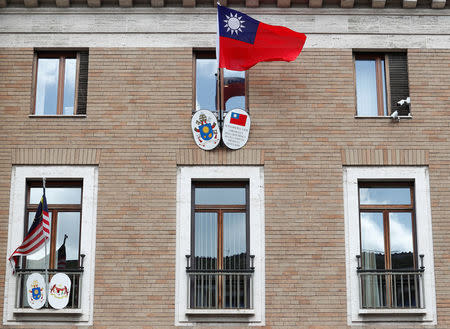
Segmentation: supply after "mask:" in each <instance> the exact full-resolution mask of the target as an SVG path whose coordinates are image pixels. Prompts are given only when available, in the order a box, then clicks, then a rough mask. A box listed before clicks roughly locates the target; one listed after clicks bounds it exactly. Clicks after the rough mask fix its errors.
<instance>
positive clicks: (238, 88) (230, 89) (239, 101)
mask: <svg viewBox="0 0 450 329" xmlns="http://www.w3.org/2000/svg"><path fill="white" fill-rule="evenodd" d="M223 75H224V78H223V84H224V86H223V98H224V103H225V112H228V111H230V110H233V109H235V108H240V109H242V110H244V111H245V71H231V70H227V69H224V70H223Z"/></svg>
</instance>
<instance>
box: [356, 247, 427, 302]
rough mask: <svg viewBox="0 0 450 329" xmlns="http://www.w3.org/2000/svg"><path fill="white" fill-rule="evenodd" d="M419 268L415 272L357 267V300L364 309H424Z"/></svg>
mask: <svg viewBox="0 0 450 329" xmlns="http://www.w3.org/2000/svg"><path fill="white" fill-rule="evenodd" d="M421 259H422V266H421V267H420V268H419V269H416V270H393V269H391V270H363V269H361V267H358V269H357V273H358V279H359V295H360V296H359V297H360V298H359V300H360V307H361V308H363V309H418V308H419V309H421V308H425V300H424V296H425V286H424V281H423V274H424V271H425V268H424V266H423V256H422V255H421Z"/></svg>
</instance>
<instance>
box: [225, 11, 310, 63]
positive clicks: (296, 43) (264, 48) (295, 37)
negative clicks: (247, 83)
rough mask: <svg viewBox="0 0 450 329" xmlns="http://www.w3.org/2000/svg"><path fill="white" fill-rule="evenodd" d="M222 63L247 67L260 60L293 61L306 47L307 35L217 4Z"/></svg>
mask: <svg viewBox="0 0 450 329" xmlns="http://www.w3.org/2000/svg"><path fill="white" fill-rule="evenodd" d="M217 24H218V29H217V39H218V40H217V53H218V54H217V56H218V57H217V58H219V67H223V68H226V69H229V70H234V71H245V70H248V69H249V68H251V67H252V66H254V65H255V64H257V63H259V62H272V61H286V62H291V61H293V60H295V59H296V58H297V56H298V55H299V54H300V52H301V51H302V48H303V45H304V44H305V41H306V35H304V34H303V33H298V32H295V31H292V30H290V29H288V28H286V27H282V26H274V25H268V24H265V23H262V22H259V21H257V20H255V19H253V18H251V17H250V16H247V15H245V14H243V13H241V12H239V11H236V10H233V9H230V8H227V7H223V6H220V5H217Z"/></svg>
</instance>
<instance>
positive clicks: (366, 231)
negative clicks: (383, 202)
mask: <svg viewBox="0 0 450 329" xmlns="http://www.w3.org/2000/svg"><path fill="white" fill-rule="evenodd" d="M361 260H362V268H363V269H365V270H368V269H370V270H373V269H384V268H385V263H384V229H383V213H378V212H362V213H361Z"/></svg>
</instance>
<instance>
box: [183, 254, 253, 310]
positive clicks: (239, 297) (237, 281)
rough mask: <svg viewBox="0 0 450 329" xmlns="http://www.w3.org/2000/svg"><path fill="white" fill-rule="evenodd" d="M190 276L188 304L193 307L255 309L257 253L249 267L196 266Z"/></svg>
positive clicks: (191, 270) (189, 269) (187, 271)
mask: <svg viewBox="0 0 450 329" xmlns="http://www.w3.org/2000/svg"><path fill="white" fill-rule="evenodd" d="M189 257H190V256H187V259H188V266H187V267H186V273H187V276H188V305H189V308H190V309H215V310H217V309H252V308H253V274H254V271H255V269H254V267H253V256H251V266H250V267H249V268H247V269H225V270H219V269H192V268H191V267H190V265H189Z"/></svg>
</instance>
